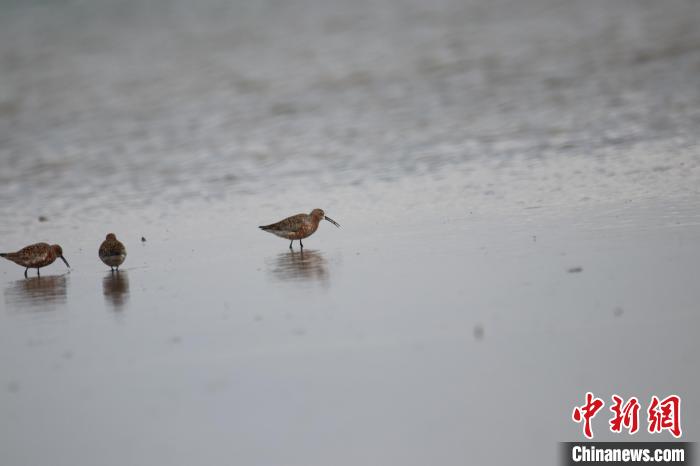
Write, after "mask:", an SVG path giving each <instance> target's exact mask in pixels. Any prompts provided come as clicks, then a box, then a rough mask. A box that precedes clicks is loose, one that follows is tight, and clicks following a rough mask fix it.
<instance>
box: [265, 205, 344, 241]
mask: <svg viewBox="0 0 700 466" xmlns="http://www.w3.org/2000/svg"><path fill="white" fill-rule="evenodd" d="M324 219H325V220H328V221H329V222H331V223H332V224H333V225H335V226H337V227H338V228H340V225H338V223H337V222H336V221H335V220H333V219H332V218H330V217H327V216H326V213H325V212H324V211H323V210H321V209H314V210H312V211H311V213H310V214H297V215H292V216H291V217H287V218H285V219H284V220H280V221H279V222H277V223H273V224H271V225H264V226H261V227H260V229H261V230H264V231H268V232H270V233H272V234H273V235H275V236H279V237H280V238H285V239H288V240H291V241H290V242H289V249H292V243H294V240H297V239H298V240H299V246H301V248H302V249H304V244H303V243H302V242H301V240H302V239H304V238H307V237H309V236H311V235H312V234H314V232H315V231H316V230H317V229H318V224H319V222H320V221H321V220H324Z"/></svg>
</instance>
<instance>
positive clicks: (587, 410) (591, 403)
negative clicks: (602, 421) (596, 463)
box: [571, 392, 605, 438]
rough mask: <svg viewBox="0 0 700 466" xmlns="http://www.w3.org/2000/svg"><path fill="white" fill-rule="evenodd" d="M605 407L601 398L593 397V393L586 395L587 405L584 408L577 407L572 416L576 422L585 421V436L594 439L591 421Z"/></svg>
mask: <svg viewBox="0 0 700 466" xmlns="http://www.w3.org/2000/svg"><path fill="white" fill-rule="evenodd" d="M604 405H605V402H603V400H601V399H600V398H596V397H594V396H593V393H591V392H588V393H586V404H585V405H583V406H576V407H575V408H574V412H573V413H572V414H571V417H572V418H573V420H574V422H579V423H580V422H581V421H583V435H585V436H586V437H587V438H593V430H592V429H591V419H593V418H594V417H595V415H596V414H598V411H600V409H601V408H602V407H603V406H604Z"/></svg>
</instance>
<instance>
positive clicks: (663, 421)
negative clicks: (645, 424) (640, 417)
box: [647, 395, 682, 438]
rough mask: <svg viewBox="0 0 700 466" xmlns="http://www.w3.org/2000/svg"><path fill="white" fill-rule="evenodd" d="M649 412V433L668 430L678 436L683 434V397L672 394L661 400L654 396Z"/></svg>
mask: <svg viewBox="0 0 700 466" xmlns="http://www.w3.org/2000/svg"><path fill="white" fill-rule="evenodd" d="M647 414H648V415H649V433H654V432H661V431H664V430H668V431H669V432H671V434H672V435H673V436H674V437H676V438H679V437H680V436H681V434H682V432H681V397H679V396H677V395H671V396H668V397H666V398H664V399H663V400H661V401H659V399H658V398H657V397H656V396H652V397H651V401H650V402H649V409H648V410H647Z"/></svg>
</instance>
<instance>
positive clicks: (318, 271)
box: [270, 250, 328, 285]
mask: <svg viewBox="0 0 700 466" xmlns="http://www.w3.org/2000/svg"><path fill="white" fill-rule="evenodd" d="M270 271H271V272H272V275H273V276H274V277H275V278H277V279H278V280H283V281H305V282H319V283H321V284H323V285H327V284H328V270H327V267H326V259H325V258H324V257H323V254H321V253H320V252H318V251H313V250H302V251H289V252H283V253H280V254H279V255H278V256H277V258H276V259H275V262H274V265H273V267H271V268H270Z"/></svg>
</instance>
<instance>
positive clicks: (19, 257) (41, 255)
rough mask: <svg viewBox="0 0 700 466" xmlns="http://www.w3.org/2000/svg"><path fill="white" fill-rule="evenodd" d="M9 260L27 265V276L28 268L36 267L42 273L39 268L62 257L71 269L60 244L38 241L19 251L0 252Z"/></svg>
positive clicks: (25, 271)
mask: <svg viewBox="0 0 700 466" xmlns="http://www.w3.org/2000/svg"><path fill="white" fill-rule="evenodd" d="M0 257H4V258H5V259H7V260H11V261H12V262H14V263H15V264H17V265H21V266H22V267H26V269H25V270H24V276H25V277H26V276H27V270H29V269H36V274H37V275H40V273H39V269H40V268H41V267H46V266H47V265H50V264H53V262H54V261H55V260H56V259H59V258H60V259H61V260H62V261H63V262H65V264H66V267H68V268H69V269H70V265H68V261H67V260H66V258H65V257H63V249H61V246H59V245H58V244H52V245H51V244H46V243H36V244H30V245H29V246H26V247H24V248H22V249H20V250H19V251H17V252H6V253H2V254H0Z"/></svg>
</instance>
